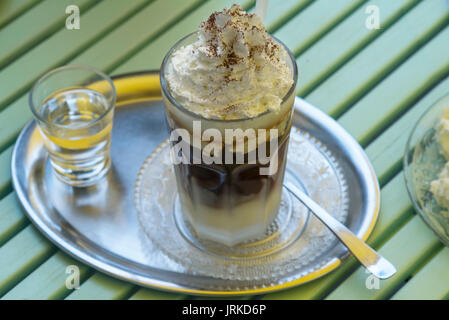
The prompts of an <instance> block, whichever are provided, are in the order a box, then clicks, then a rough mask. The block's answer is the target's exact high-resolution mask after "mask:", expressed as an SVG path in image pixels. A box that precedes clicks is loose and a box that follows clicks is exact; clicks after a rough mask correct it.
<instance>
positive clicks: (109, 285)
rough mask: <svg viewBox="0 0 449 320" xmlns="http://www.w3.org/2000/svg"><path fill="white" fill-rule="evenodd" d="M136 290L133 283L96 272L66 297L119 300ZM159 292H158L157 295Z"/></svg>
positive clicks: (69, 298) (72, 298)
mask: <svg viewBox="0 0 449 320" xmlns="http://www.w3.org/2000/svg"><path fill="white" fill-rule="evenodd" d="M134 291H135V286H134V285H133V284H131V283H128V282H124V281H120V280H116V279H113V278H111V277H108V276H106V275H104V274H101V273H95V274H94V275H93V276H92V277H90V278H89V279H88V280H87V281H85V282H84V283H83V284H82V285H81V287H80V288H79V289H78V290H74V291H73V292H72V293H71V294H70V295H68V296H67V297H66V299H67V300H86V299H88V300H112V299H114V300H118V299H125V298H128V297H129V296H130V295H131V294H133V292H134ZM157 294H158V293H156V295H157Z"/></svg>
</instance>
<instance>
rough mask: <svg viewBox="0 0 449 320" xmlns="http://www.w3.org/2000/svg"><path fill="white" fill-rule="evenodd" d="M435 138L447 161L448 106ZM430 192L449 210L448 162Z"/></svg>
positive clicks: (448, 151)
mask: <svg viewBox="0 0 449 320" xmlns="http://www.w3.org/2000/svg"><path fill="white" fill-rule="evenodd" d="M436 138H437V141H438V143H439V146H440V153H441V154H442V155H443V156H444V157H445V158H446V160H449V106H448V107H445V108H444V109H443V112H442V115H441V118H440V121H439V122H438V125H437V127H436ZM430 191H431V192H432V194H433V196H434V198H435V200H436V201H437V203H438V204H439V205H440V206H441V207H443V208H446V209H449V161H448V162H446V164H445V166H444V167H443V169H442V170H441V172H440V173H439V174H438V179H436V180H434V181H432V182H431V183H430Z"/></svg>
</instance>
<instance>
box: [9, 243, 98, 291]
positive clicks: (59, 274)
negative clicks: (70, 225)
mask: <svg viewBox="0 0 449 320" xmlns="http://www.w3.org/2000/svg"><path fill="white" fill-rule="evenodd" d="M72 265H74V266H77V267H78V269H79V276H80V281H81V282H82V281H84V280H85V278H86V277H87V276H88V274H89V268H88V267H87V266H85V265H84V264H81V263H79V262H78V261H76V260H73V259H72V258H70V257H69V256H67V255H66V254H64V253H62V252H61V251H59V252H57V253H56V254H55V255H54V256H53V257H52V258H51V259H49V260H47V261H45V262H44V263H42V264H41V265H40V266H39V267H37V268H36V269H35V270H34V271H33V272H32V273H31V274H30V275H28V276H27V277H26V278H25V279H23V280H22V281H20V282H19V283H18V284H17V285H16V286H15V287H14V288H12V289H11V290H10V291H8V293H7V294H6V295H4V296H3V297H2V300H24V299H26V300H36V299H38V300H44V299H45V300H49V299H61V298H64V297H65V296H67V295H68V294H69V293H70V292H71V291H72V290H75V289H68V288H67V286H66V279H67V277H68V276H69V274H67V273H66V269H67V267H68V266H72Z"/></svg>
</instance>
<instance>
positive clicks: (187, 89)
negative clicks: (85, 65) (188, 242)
mask: <svg viewBox="0 0 449 320" xmlns="http://www.w3.org/2000/svg"><path fill="white" fill-rule="evenodd" d="M296 80H297V70H296V63H295V60H294V58H293V56H292V55H291V53H290V52H289V51H288V49H287V48H286V47H285V46H284V45H283V44H282V43H280V42H279V41H278V40H276V39H274V38H273V37H271V36H270V35H269V34H267V32H266V30H265V28H264V26H263V23H262V21H261V20H260V18H259V17H258V16H256V15H254V14H247V13H245V12H244V11H243V10H242V8H241V7H240V6H238V5H234V6H232V8H231V9H229V10H228V9H224V10H223V11H221V12H215V13H213V14H212V15H211V16H210V17H209V18H208V19H207V21H205V22H203V23H201V25H200V27H199V30H198V31H197V32H195V33H193V34H191V35H189V36H187V37H185V38H184V39H182V40H181V41H179V42H178V43H177V44H176V45H175V46H174V47H173V48H172V49H171V50H170V52H169V53H168V54H167V56H166V57H165V59H164V62H163V64H162V67H161V85H162V95H163V99H164V103H165V106H166V114H167V122H168V126H169V128H170V131H171V136H170V137H171V138H170V139H171V143H172V151H173V152H172V153H173V155H175V156H177V157H178V158H177V161H175V164H174V168H175V175H176V180H177V187H178V193H179V200H180V203H181V208H182V212H183V214H184V215H185V218H186V219H187V220H188V221H189V222H190V224H191V225H192V227H193V229H194V230H195V232H196V233H197V235H198V236H199V237H200V238H203V239H208V240H213V241H216V242H219V243H222V244H225V245H228V246H232V245H236V244H238V243H241V242H244V241H250V240H253V239H257V238H258V237H261V236H263V235H264V233H265V232H266V230H267V228H268V227H269V225H270V224H271V223H272V222H273V220H274V219H275V218H276V215H277V212H278V209H279V205H280V201H281V194H282V182H283V178H284V171H285V165H286V155H287V148H288V140H289V133H290V128H291V123H292V108H293V103H294V97H295V87H296ZM273 146H274V147H273ZM181 160H182V161H181Z"/></svg>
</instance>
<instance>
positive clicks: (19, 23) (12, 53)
mask: <svg viewBox="0 0 449 320" xmlns="http://www.w3.org/2000/svg"><path fill="white" fill-rule="evenodd" d="M97 1H98V0H77V1H74V0H59V1H54V0H45V1H42V2H41V3H39V4H38V5H37V6H35V7H34V8H33V10H30V11H28V12H26V13H25V14H23V15H22V16H20V17H19V18H17V19H16V20H14V21H13V22H12V23H10V24H9V25H8V26H7V27H5V28H4V29H0V44H1V45H0V69H1V68H2V67H3V66H4V65H5V64H7V63H10V61H11V60H13V59H17V58H18V56H19V55H21V54H22V53H23V52H25V51H26V50H28V49H30V48H31V47H32V46H33V45H35V44H37V43H39V42H41V41H42V40H43V39H45V38H46V37H47V36H49V35H51V34H52V33H54V32H55V31H56V30H58V29H61V28H62V27H63V26H64V25H65V19H66V17H67V15H66V13H65V8H66V7H67V6H68V5H71V4H75V5H77V6H79V8H80V12H81V13H82V14H83V13H84V11H85V10H86V9H88V8H89V7H91V6H92V5H93V4H94V3H96V2H97Z"/></svg>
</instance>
